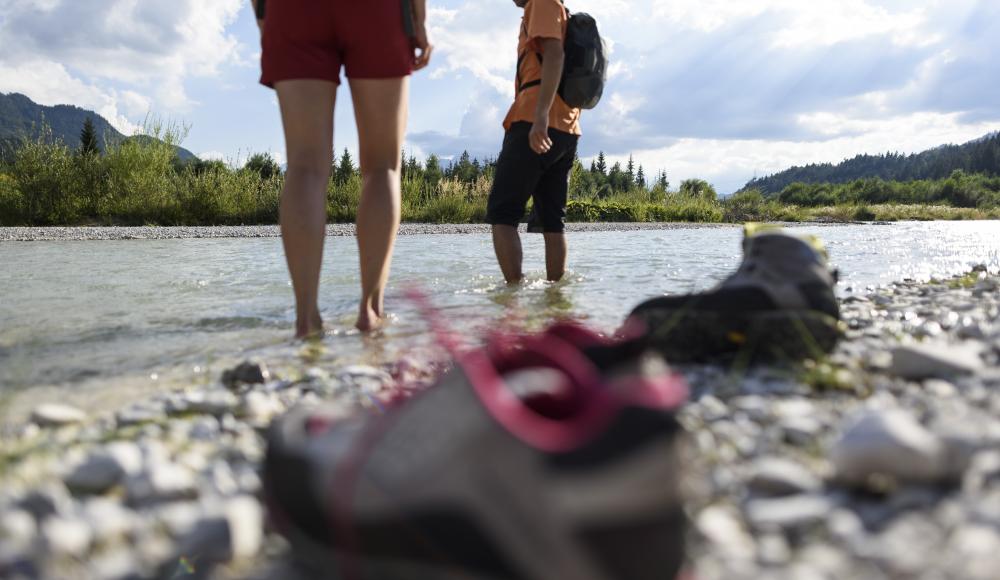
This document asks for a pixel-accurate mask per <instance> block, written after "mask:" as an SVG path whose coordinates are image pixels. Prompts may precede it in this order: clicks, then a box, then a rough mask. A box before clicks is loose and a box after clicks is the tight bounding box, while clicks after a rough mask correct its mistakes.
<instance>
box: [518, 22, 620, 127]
mask: <svg viewBox="0 0 1000 580" xmlns="http://www.w3.org/2000/svg"><path fill="white" fill-rule="evenodd" d="M567 13H569V23H568V24H567V26H566V42H565V51H566V58H565V63H564V64H563V75H562V81H561V82H560V83H559V96H560V97H562V100H563V101H565V103H566V104H567V105H569V106H570V107H573V108H574V109H593V108H594V107H596V106H597V103H599V102H601V96H603V95H604V85H605V83H607V79H608V49H607V45H606V44H605V42H604V39H603V38H601V34H600V32H598V30H597V20H595V19H594V17H593V16H591V15H590V14H586V13H584V12H580V13H577V14H574V13H570V12H569V10H567ZM536 54H537V53H536ZM537 56H538V60H539V61H541V60H542V55H541V54H537ZM523 59H524V55H522V56H521V58H520V59H518V63H517V70H518V74H520V71H521V62H522V61H523ZM540 84H542V81H541V79H538V80H535V81H531V82H527V83H524V84H522V85H520V89H519V91H523V90H525V89H529V88H531V87H537V86H538V85H540Z"/></svg>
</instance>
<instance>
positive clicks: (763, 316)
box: [635, 309, 841, 363]
mask: <svg viewBox="0 0 1000 580" xmlns="http://www.w3.org/2000/svg"><path fill="white" fill-rule="evenodd" d="M635 316H636V317H637V318H638V319H640V320H642V321H644V322H645V323H646V324H647V325H648V327H649V328H650V329H651V330H650V332H649V333H648V335H647V340H648V342H649V345H650V346H651V347H652V348H654V349H656V350H657V351H659V352H660V353H661V354H663V356H665V357H666V359H667V361H668V362H672V363H680V362H706V361H716V360H720V359H735V360H740V361H746V362H800V361H802V360H806V359H817V358H821V357H823V356H824V355H826V354H828V353H830V352H831V351H832V350H833V349H834V347H835V346H836V344H837V340H838V339H839V338H840V336H841V329H840V323H839V322H838V321H837V319H836V318H834V317H832V316H830V315H829V314H826V313H823V312H817V311H813V310H794V311H788V310H784V311H768V312H761V311H748V312H726V313H720V312H711V311H698V310H690V309H688V310H665V309H655V310H653V309H651V310H647V311H645V312H641V313H638V314H636V315H635Z"/></svg>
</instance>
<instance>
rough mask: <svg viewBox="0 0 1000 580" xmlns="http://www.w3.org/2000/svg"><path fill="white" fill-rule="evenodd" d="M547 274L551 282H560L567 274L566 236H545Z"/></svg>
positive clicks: (559, 234)
mask: <svg viewBox="0 0 1000 580" xmlns="http://www.w3.org/2000/svg"><path fill="white" fill-rule="evenodd" d="M544 235H545V273H546V274H547V276H548V279H549V282H558V281H560V280H562V277H563V276H564V275H565V274H566V235H565V234H561V233H548V232H546V233H545V234H544Z"/></svg>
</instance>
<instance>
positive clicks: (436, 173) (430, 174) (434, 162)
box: [424, 153, 444, 185]
mask: <svg viewBox="0 0 1000 580" xmlns="http://www.w3.org/2000/svg"><path fill="white" fill-rule="evenodd" d="M442 177H444V174H443V173H442V172H441V160H440V159H439V158H438V156H437V155H435V154H433V153H431V154H430V156H428V157H427V162H426V163H424V180H425V181H426V182H427V183H430V184H431V185H437V184H438V182H439V181H441V178H442Z"/></svg>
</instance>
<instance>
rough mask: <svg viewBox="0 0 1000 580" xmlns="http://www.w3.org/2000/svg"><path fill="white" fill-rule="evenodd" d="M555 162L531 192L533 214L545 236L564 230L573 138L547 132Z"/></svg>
mask: <svg viewBox="0 0 1000 580" xmlns="http://www.w3.org/2000/svg"><path fill="white" fill-rule="evenodd" d="M550 136H551V137H552V145H553V146H552V149H553V150H552V151H550V153H553V154H554V156H555V159H554V160H553V161H552V163H551V165H549V166H548V167H546V168H545V172H544V173H543V174H542V176H541V179H539V181H538V187H537V188H536V189H535V191H534V199H535V214H536V215H537V216H538V220H539V221H540V222H541V223H542V231H544V232H545V233H562V232H563V231H564V230H565V229H566V227H565V222H566V202H567V198H568V194H569V177H570V173H571V172H572V171H573V163H574V161H575V160H576V144H577V138H576V137H575V136H572V135H568V134H564V133H559V132H555V131H550Z"/></svg>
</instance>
